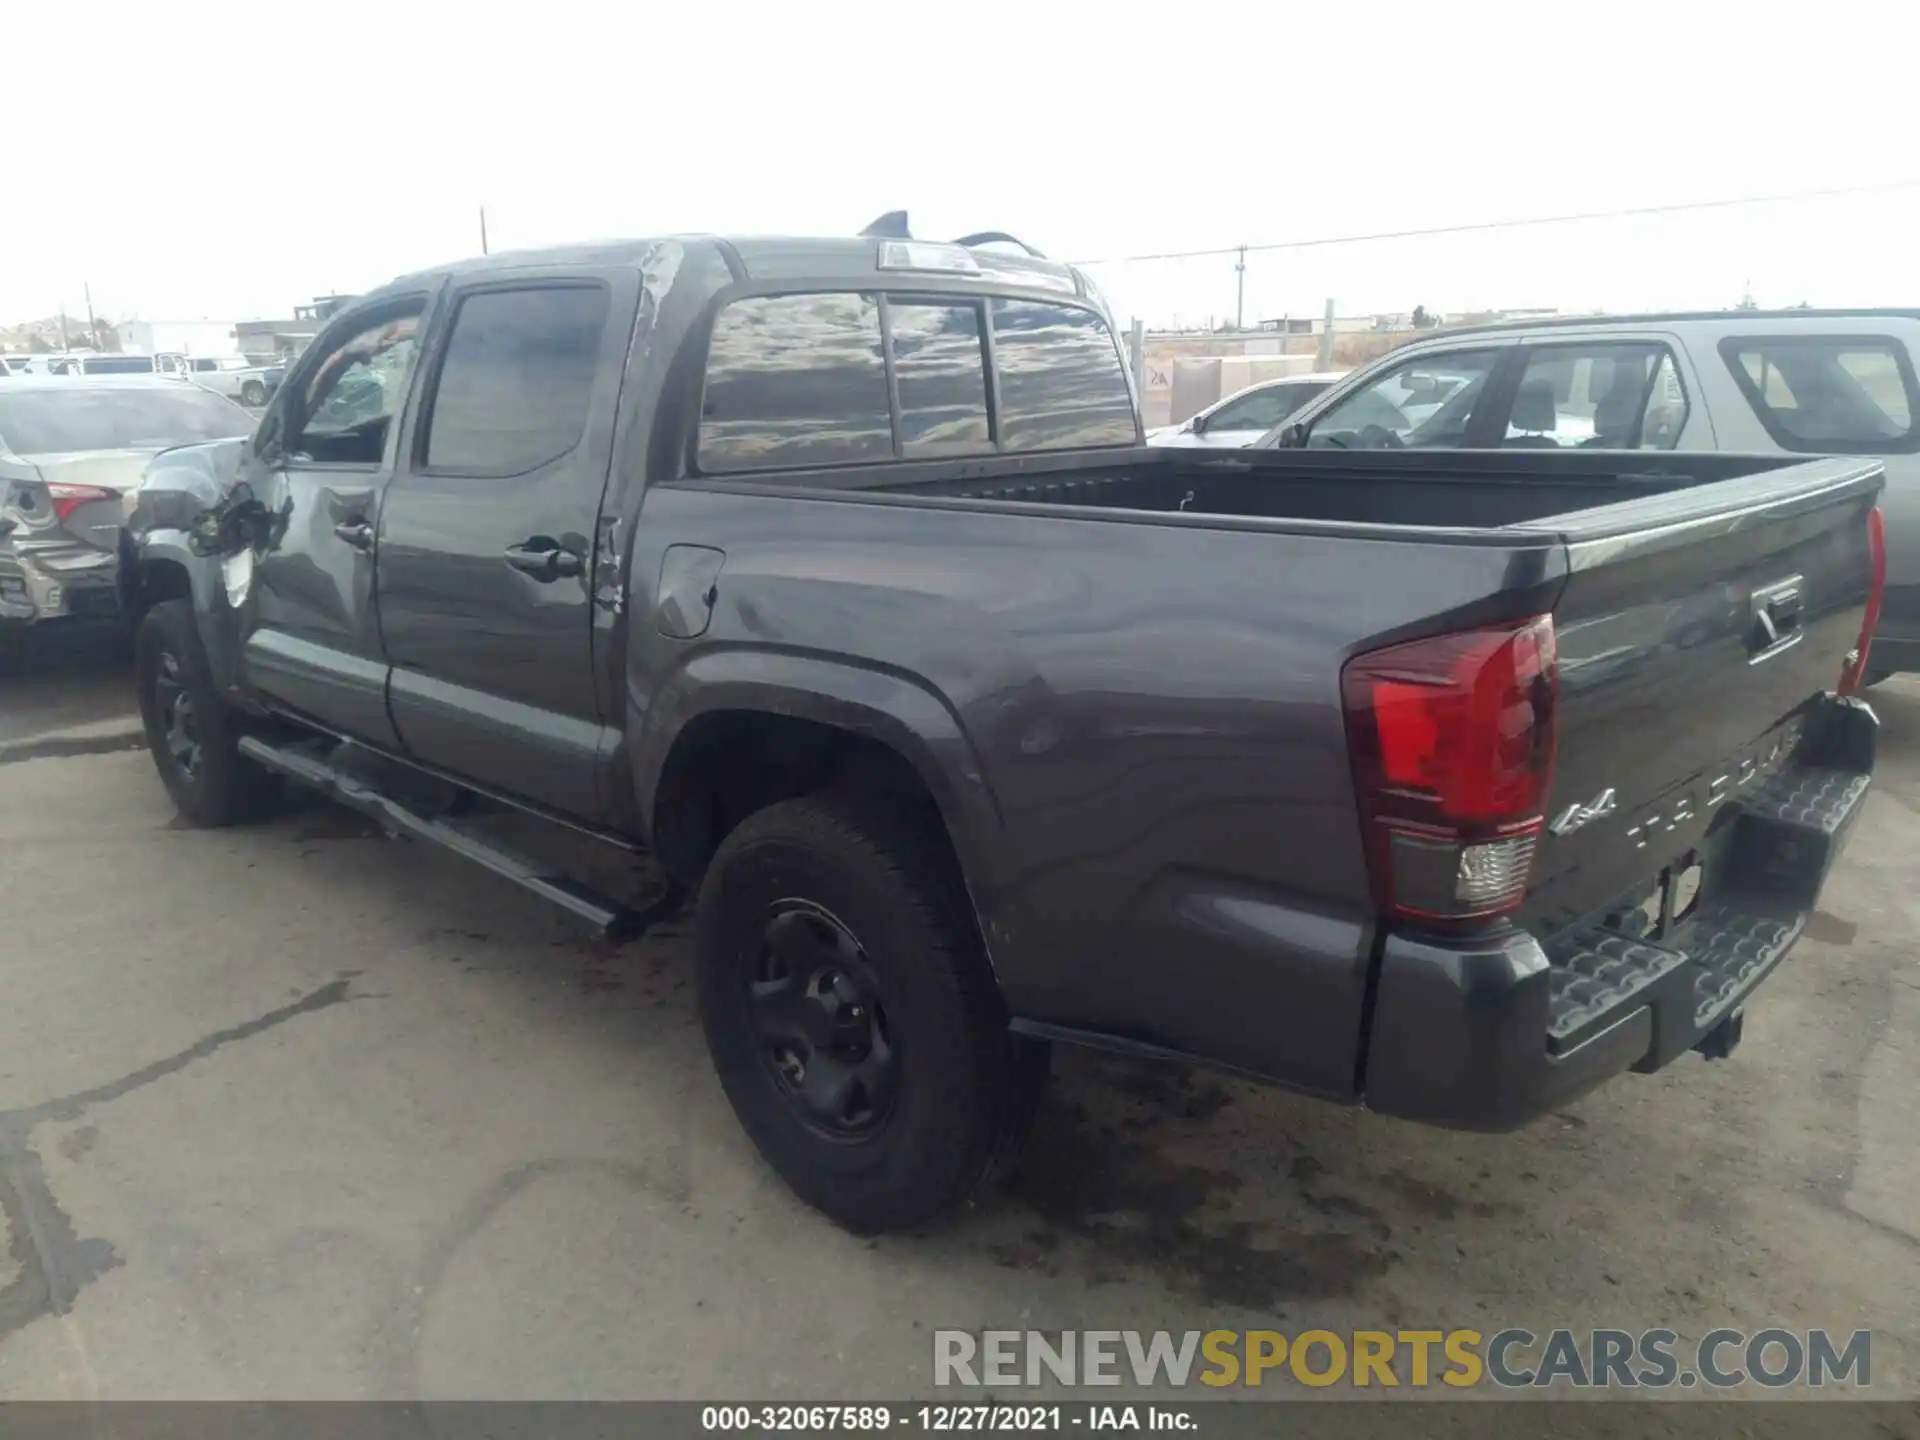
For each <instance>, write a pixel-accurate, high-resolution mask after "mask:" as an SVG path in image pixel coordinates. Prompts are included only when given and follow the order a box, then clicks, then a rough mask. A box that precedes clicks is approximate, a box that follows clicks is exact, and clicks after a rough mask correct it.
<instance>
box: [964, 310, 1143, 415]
mask: <svg viewBox="0 0 1920 1440" xmlns="http://www.w3.org/2000/svg"><path fill="white" fill-rule="evenodd" d="M993 349H994V362H995V365H996V368H997V369H998V370H999V376H1000V444H1001V447H1002V448H1003V449H1007V450H1070V449H1077V448H1079V447H1082V446H1095V445H1131V444H1133V443H1134V441H1135V438H1136V432H1135V417H1134V410H1133V391H1132V390H1131V388H1129V386H1128V384H1127V374H1126V370H1125V369H1124V368H1123V367H1122V364H1121V361H1120V350H1119V347H1118V346H1116V345H1115V344H1114V340H1113V334H1112V332H1111V331H1109V330H1108V329H1107V326H1106V323H1105V322H1104V321H1103V320H1101V318H1100V317H1099V316H1098V315H1096V314H1094V313H1093V312H1092V311H1091V310H1081V309H1078V308H1077V307H1075V306H1071V305H1056V304H1053V303H1051V302H1048V301H1043V300H1011V299H1005V298H1000V299H996V300H995V301H994V302H993Z"/></svg>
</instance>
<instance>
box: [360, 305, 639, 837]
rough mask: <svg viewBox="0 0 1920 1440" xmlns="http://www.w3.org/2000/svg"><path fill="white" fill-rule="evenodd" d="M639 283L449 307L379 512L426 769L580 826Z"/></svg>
mask: <svg viewBox="0 0 1920 1440" xmlns="http://www.w3.org/2000/svg"><path fill="white" fill-rule="evenodd" d="M638 293H639V283H638V277H637V275H636V274H635V273H634V272H632V271H624V272H623V271H618V270H606V271H600V270H595V269H586V270H572V269H569V270H565V271H550V272H549V271H521V272H517V273H516V274H515V275H514V276H513V277H512V278H511V279H495V278H484V277H483V278H476V279H475V280H472V281H469V282H467V283H465V284H463V285H461V286H459V287H458V288H456V289H453V290H450V291H449V293H448V296H447V315H448V320H447V323H446V324H444V325H438V326H436V327H435V336H436V338H435V340H434V342H433V352H434V353H433V355H432V357H431V358H430V360H429V362H428V365H427V369H426V371H425V372H424V373H425V375H426V380H425V382H424V383H425V388H424V390H423V394H422V401H421V405H420V407H419V414H418V418H417V419H416V421H415V422H414V424H413V426H412V431H411V433H410V435H409V437H408V440H407V444H406V452H407V453H406V455H405V457H404V459H403V461H402V462H401V463H400V465H399V466H398V467H397V468H396V472H395V475H394V480H393V485H392V488H391V489H390V490H389V492H388V494H387V497H386V499H385V502H384V503H383V505H382V507H381V512H380V578H379V603H380V620H381V631H382V634H383V636H384V638H385V641H386V654H387V658H388V660H389V661H390V662H391V663H392V666H393V670H392V674H391V676H390V678H389V699H390V703H391V706H392V712H393V718H394V723H395V724H396V725H397V726H398V728H399V732H400V739H401V742H402V744H403V745H404V746H405V747H406V750H407V752H408V753H409V754H410V755H412V756H413V757H414V758H416V759H418V760H420V761H423V762H425V763H427V764H430V765H433V766H435V767H437V768H439V769H441V770H445V771H448V772H451V773H452V774H455V775H458V776H461V777H463V778H465V779H468V780H471V781H473V782H475V783H477V784H479V785H482V786H486V787H490V788H493V789H495V790H498V791H502V792H505V793H507V794H510V795H514V796H518V797H522V798H525V799H528V800H532V801H535V802H537V803H539V804H542V805H545V806H548V807H551V808H552V809H555V810H558V811H561V812H563V813H565V814H567V815H570V816H574V817H577V818H581V819H589V820H590V819H596V818H599V817H601V816H602V815H603V814H604V813H605V805H606V800H607V797H606V796H604V795H603V794H602V787H601V785H600V782H599V772H600V768H601V765H602V763H603V759H604V757H605V756H606V755H607V754H609V753H610V752H611V749H612V744H613V739H614V734H613V731H612V730H611V729H609V728H608V721H609V718H610V717H609V716H607V715H605V714H603V713H602V705H601V700H600V697H599V694H598V691H597V688H596V686H595V683H594V666H593V623H592V615H593V611H592V597H593V573H592V571H593V557H594V534H595V526H596V522H597V519H598V516H599V511H600V500H601V495H602V492H603V491H604V490H605V489H606V483H607V468H608V464H609V460H610V457H611V454H612V447H613V430H614V412H615V410H616V408H617V407H618V405H619V400H620V379H621V374H622V370H623V367H624V361H625V358H626V351H627V343H628V341H629V339H630V338H631V335H632V332H633V321H634V311H635V306H636V303H637V300H638Z"/></svg>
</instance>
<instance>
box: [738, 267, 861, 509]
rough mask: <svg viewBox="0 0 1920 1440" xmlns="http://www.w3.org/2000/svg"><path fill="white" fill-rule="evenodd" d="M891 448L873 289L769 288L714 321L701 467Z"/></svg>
mask: <svg viewBox="0 0 1920 1440" xmlns="http://www.w3.org/2000/svg"><path fill="white" fill-rule="evenodd" d="M892 457H893V414H892V407H891V405H890V404H889V403H888V399H887V361H886V355H885V352H884V351H883V349H882V348H881V344H880V306H879V303H878V302H877V301H876V300H875V299H874V298H873V297H872V296H870V295H838V294H816V295H765V296H756V297H753V298H749V299H745V300H737V301H735V302H734V303H733V304H731V305H729V306H727V308H726V309H725V310H722V311H721V312H720V317H719V319H717V320H716V321H715V322H714V326H713V343H712V345H711V347H710V348H709V349H708V352H707V389H706V395H705V397H704V399H703V400H702V403H701V409H700V467H701V468H702V469H703V470H706V471H708V472H710V473H714V474H720V473H725V472H727V471H731V470H768V469H784V468H787V467H790V466H797V465H843V464H855V463H858V462H860V461H863V460H887V459H891V458H892Z"/></svg>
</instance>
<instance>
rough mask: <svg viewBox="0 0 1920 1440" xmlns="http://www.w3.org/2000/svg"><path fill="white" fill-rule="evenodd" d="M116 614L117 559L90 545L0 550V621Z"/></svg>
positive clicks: (21, 546)
mask: <svg viewBox="0 0 1920 1440" xmlns="http://www.w3.org/2000/svg"><path fill="white" fill-rule="evenodd" d="M119 613H120V587H119V563H118V557H117V556H116V555H115V554H114V553H113V552H112V551H111V550H96V549H94V548H93V547H92V546H90V545H89V546H78V545H74V546H45V547H30V546H29V545H24V544H23V545H19V546H17V547H15V548H12V549H8V550H5V551H0V621H11V622H14V623H16V624H17V623H23V622H25V623H34V622H38V621H44V620H58V619H64V618H68V617H72V618H75V619H94V620H109V619H112V618H114V617H115V616H117V615H118V614H119Z"/></svg>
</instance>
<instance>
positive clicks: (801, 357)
mask: <svg viewBox="0 0 1920 1440" xmlns="http://www.w3.org/2000/svg"><path fill="white" fill-rule="evenodd" d="M1136 440H1137V430H1136V423H1135V414H1134V407H1133V394H1132V390H1131V387H1130V386H1129V385H1128V383H1127V377H1126V371H1125V368H1124V364H1123V361H1122V360H1121V357H1120V350H1119V346H1118V345H1117V344H1116V342H1115V340H1114V337H1113V333H1112V331H1111V330H1110V329H1109V328H1108V325H1107V323H1106V321H1105V320H1104V319H1103V318H1102V317H1101V316H1099V315H1098V314H1096V313H1095V312H1094V311H1092V310H1089V309H1085V308H1083V307H1081V306H1078V305H1072V304H1066V303H1062V302H1058V301H1050V300H1028V299H1022V298H1018V297H1012V296H972V295H967V296H958V295H923V294H917V293H913V292H910V291H905V290H902V291H892V290H884V291H883V290H864V291H847V292H840V291H818V292H806V293H800V294H784V295H757V296H747V297H744V298H741V299H738V300H735V301H733V302H731V303H730V304H728V305H727V306H726V307H725V308H723V309H722V310H721V311H720V314H719V315H718V317H717V318H716V319H715V322H714V328H713V336H712V340H711V343H710V345H709V348H708V354H707V372H706V387H705V391H704V394H703V396H702V399H701V410H700V430H699V440H698V449H697V468H698V469H699V471H700V472H702V473H704V474H708V475H721V474H730V473H738V472H743V471H758V470H783V469H800V468H809V467H814V466H836V465H861V464H871V463H875V462H882V461H889V460H916V459H928V458H937V457H941V456H960V455H992V454H996V453H1008V452H1024V451H1034V450H1065V449H1078V448H1082V447H1089V446H1108V445H1113V446H1126V445H1132V444H1134V443H1136Z"/></svg>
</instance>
